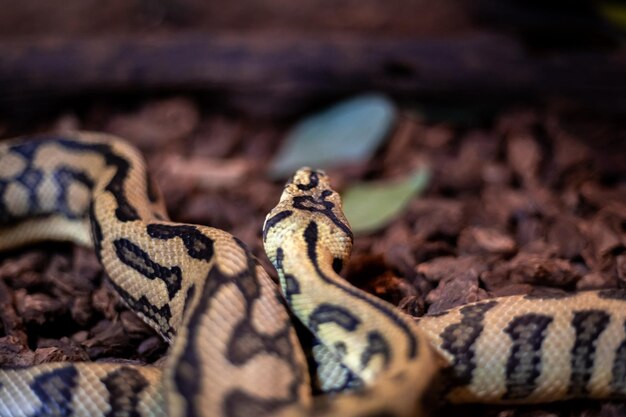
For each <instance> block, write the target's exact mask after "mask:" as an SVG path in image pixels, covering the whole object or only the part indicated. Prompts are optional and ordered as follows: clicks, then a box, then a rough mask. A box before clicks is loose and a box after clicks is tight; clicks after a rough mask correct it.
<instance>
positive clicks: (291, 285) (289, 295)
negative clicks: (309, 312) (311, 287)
mask: <svg viewBox="0 0 626 417" xmlns="http://www.w3.org/2000/svg"><path fill="white" fill-rule="evenodd" d="M284 258H285V252H284V251H283V248H277V249H276V265H275V266H276V271H277V272H278V273H279V275H280V277H282V279H283V281H284V282H282V283H281V286H280V287H281V289H282V291H283V293H284V294H285V300H287V303H289V304H291V301H292V299H293V296H294V295H295V294H300V283H299V282H298V279H297V278H296V277H295V276H293V275H292V274H287V273H285V268H284V267H283V260H284Z"/></svg>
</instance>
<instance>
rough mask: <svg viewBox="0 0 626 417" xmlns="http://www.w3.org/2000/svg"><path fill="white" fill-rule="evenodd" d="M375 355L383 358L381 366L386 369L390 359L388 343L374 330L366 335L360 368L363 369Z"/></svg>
mask: <svg viewBox="0 0 626 417" xmlns="http://www.w3.org/2000/svg"><path fill="white" fill-rule="evenodd" d="M377 355H381V356H382V357H383V366H384V367H386V366H387V365H388V364H389V360H390V359H391V349H390V348H389V342H388V341H387V339H385V337H384V336H383V335H382V334H380V332H378V331H375V330H374V331H371V332H369V333H368V334H367V347H366V348H365V350H364V351H363V354H362V355H361V368H362V369H365V368H366V367H367V365H368V364H369V362H370V361H371V360H372V358H374V357H375V356H377Z"/></svg>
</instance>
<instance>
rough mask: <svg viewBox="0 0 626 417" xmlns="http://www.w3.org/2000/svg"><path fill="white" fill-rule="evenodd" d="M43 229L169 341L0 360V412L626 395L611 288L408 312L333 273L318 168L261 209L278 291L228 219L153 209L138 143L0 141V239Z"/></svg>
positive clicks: (622, 341) (212, 411)
mask: <svg viewBox="0 0 626 417" xmlns="http://www.w3.org/2000/svg"><path fill="white" fill-rule="evenodd" d="M51 239H52V240H69V241H73V242H76V243H79V244H83V245H92V246H93V247H94V249H95V251H96V254H97V255H98V257H99V259H100V261H101V262H102V264H103V266H104V268H105V270H106V272H107V274H108V276H109V278H110V282H111V285H112V287H113V289H114V290H115V291H116V292H117V293H118V294H119V296H120V297H121V299H122V300H123V301H124V302H125V303H126V304H127V305H128V306H129V307H130V308H131V309H132V310H133V311H135V312H136V313H137V314H138V315H139V316H140V317H141V318H142V319H143V320H144V321H145V322H146V323H148V324H149V325H150V326H152V327H153V328H154V329H155V330H156V331H157V332H159V333H160V334H161V335H162V337H163V338H164V339H165V340H167V341H169V342H170V343H171V348H170V352H169V353H168V356H167V360H166V362H165V365H164V366H163V368H158V367H154V366H137V365H127V364H105V363H53V364H44V365H39V366H35V367H30V368H23V369H3V370H0V415H10V416H44V415H45V416H48V415H61V416H70V415H71V416H123V415H124V416H126V415H132V416H139V417H147V416H171V417H174V416H216V417H219V416H228V417H230V416H283V415H284V416H294V417H301V416H332V415H342V416H365V415H387V416H411V415H420V414H421V413H422V398H423V396H424V395H425V394H426V393H427V392H428V387H430V386H431V385H433V381H435V380H437V379H442V380H443V381H444V386H445V388H446V392H447V397H448V399H450V400H451V401H459V402H464V401H465V402H539V401H554V400H560V399H566V398H573V397H593V398H606V397H618V398H624V397H626V331H625V327H626V309H624V303H625V300H626V293H625V292H623V291H620V290H604V291H595V292H582V293H578V294H572V295H568V296H561V297H556V296H555V297H543V298H540V297H532V296H513V297H505V298H500V299H494V300H486V301H482V302H478V303H474V304H470V305H467V306H462V307H459V308H456V309H452V310H450V311H447V312H445V313H442V314H439V315H437V316H427V317H423V318H421V319H419V321H416V320H413V319H411V318H409V317H408V316H405V315H404V314H403V313H401V312H399V311H398V310H396V309H395V308H393V307H392V306H391V305H389V304H387V303H385V302H383V301H381V300H379V299H377V298H375V297H373V296H371V295H369V294H366V293H364V292H363V291H360V290H358V289H356V288H354V287H353V286H351V285H350V284H349V283H347V282H346V281H345V280H343V279H342V278H341V277H340V276H339V275H338V272H339V270H340V269H341V265H343V264H345V262H346V261H347V259H348V256H349V252H350V248H351V245H352V233H351V231H350V228H349V226H348V223H347V221H346V219H345V218H344V216H343V213H342V212H341V202H340V199H339V196H338V194H336V193H335V192H334V191H333V190H332V189H331V188H330V185H329V180H328V178H327V176H326V175H325V174H324V173H323V172H321V171H315V170H310V169H302V170H300V171H298V172H297V173H296V174H295V176H294V177H293V178H292V180H291V181H290V182H289V183H288V184H287V186H286V187H285V190H284V192H283V195H282V196H281V200H280V202H279V204H278V205H277V207H276V208H275V209H274V210H272V212H271V213H270V214H269V215H268V217H267V219H266V222H265V225H264V230H263V239H264V244H265V248H266V252H267V254H268V256H269V258H270V260H271V261H272V262H273V264H274V265H275V267H276V269H277V271H278V273H279V277H280V283H281V289H282V293H281V289H279V288H277V287H276V285H275V284H274V283H273V281H272V280H271V279H270V278H269V277H268V275H267V274H266V272H265V271H264V270H263V269H262V268H261V267H260V266H259V265H258V264H257V262H256V261H255V259H254V257H253V256H252V255H251V254H250V252H249V251H248V249H247V248H246V247H245V245H244V244H243V243H242V242H240V241H239V240H237V239H236V238H234V237H233V236H231V235H230V234H228V233H226V232H224V231H222V230H218V229H214V228H210V227H206V226H200V225H191V224H181V223H174V222H171V221H169V219H168V217H167V213H166V212H165V209H164V204H163V201H162V199H161V197H160V195H159V193H158V192H157V191H156V189H155V188H154V186H153V184H151V181H150V179H149V177H148V174H147V172H146V169H145V163H144V162H143V159H142V158H141V156H140V154H139V153H138V152H137V150H135V149H134V148H133V147H131V146H130V145H128V144H127V143H126V142H124V141H122V140H120V139H118V138H114V137H111V136H107V135H102V134H88V133H77V134H74V135H68V136H57V137H48V138H39V139H32V138H24V139H18V140H14V141H8V142H4V143H2V144H0V250H3V249H9V248H13V247H17V246H21V245H24V244H28V243H31V242H35V241H40V240H51ZM285 302H286V303H285ZM287 307H288V308H287ZM288 309H289V310H291V312H292V313H293V314H294V315H295V316H297V317H298V319H299V320H300V321H301V322H302V323H303V324H304V325H305V326H306V327H308V329H309V330H310V331H311V332H312V333H313V335H314V336H315V339H316V345H315V346H314V347H313V356H314V357H315V359H316V360H317V361H318V372H317V376H316V377H315V379H316V380H317V382H318V383H319V385H320V387H321V388H322V390H323V391H329V393H328V394H327V395H321V396H317V397H313V396H312V395H311V383H312V381H310V379H309V373H308V370H307V360H306V358H305V354H304V352H303V349H302V347H301V346H300V343H299V341H298V337H297V335H296V332H295V330H294V328H293V325H292V322H291V320H290V317H289V311H288ZM444 375H445V378H444ZM349 387H352V389H351V390H350V389H348V388H349ZM354 387H357V388H354ZM342 390H344V391H346V392H344V393H340V394H331V393H330V391H342Z"/></svg>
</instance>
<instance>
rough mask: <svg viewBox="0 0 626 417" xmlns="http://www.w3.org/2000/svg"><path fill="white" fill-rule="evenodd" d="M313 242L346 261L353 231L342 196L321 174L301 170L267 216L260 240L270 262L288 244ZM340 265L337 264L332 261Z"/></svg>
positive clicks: (336, 257) (288, 183) (290, 181)
mask: <svg viewBox="0 0 626 417" xmlns="http://www.w3.org/2000/svg"><path fill="white" fill-rule="evenodd" d="M302 239H304V240H305V241H306V240H307V239H308V242H306V243H307V245H309V246H310V244H311V242H310V241H311V240H312V239H315V240H316V242H317V243H316V245H315V246H316V247H318V248H324V249H327V250H328V251H329V252H330V254H331V256H332V257H333V259H335V260H336V259H341V261H342V262H341V263H343V261H347V258H348V256H349V254H350V250H351V249H352V240H353V236H352V231H351V230H350V226H349V224H348V220H347V219H346V217H345V216H344V214H343V210H342V208H341V197H340V196H339V194H338V193H337V192H335V191H334V190H333V189H332V187H331V186H330V179H329V177H328V175H326V173H325V172H324V171H321V170H315V169H311V168H306V167H305V168H301V169H299V170H298V171H297V172H296V173H295V174H294V176H293V177H292V178H291V179H290V180H289V181H288V182H287V184H286V185H285V189H284V190H283V194H282V195H281V197H280V201H279V203H278V205H277V206H276V207H275V208H274V209H273V210H272V211H271V212H270V213H269V214H268V215H267V218H266V219H265V225H264V227H263V241H264V243H265V249H266V252H267V253H268V256H269V257H270V259H272V253H273V252H275V250H276V248H277V247H279V246H284V243H285V242H287V241H293V242H301V241H302ZM333 262H334V263H337V264H338V263H340V262H339V261H333Z"/></svg>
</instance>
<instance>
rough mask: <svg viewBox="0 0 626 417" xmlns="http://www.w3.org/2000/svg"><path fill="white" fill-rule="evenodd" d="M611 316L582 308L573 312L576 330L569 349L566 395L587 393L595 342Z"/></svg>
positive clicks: (573, 323)
mask: <svg viewBox="0 0 626 417" xmlns="http://www.w3.org/2000/svg"><path fill="white" fill-rule="evenodd" d="M610 319H611V317H610V316H609V315H608V314H607V313H606V312H604V311H602V310H582V311H576V312H575V313H574V318H573V319H572V327H574V329H575V330H576V340H575V342H574V346H572V351H571V361H570V365H571V367H572V373H571V375H570V381H569V387H568V390H567V393H568V395H570V396H572V397H581V396H585V395H587V394H589V389H588V388H587V384H588V383H589V380H590V379H591V374H592V372H593V365H594V362H595V359H596V344H597V339H598V337H599V336H600V334H601V333H602V332H603V331H604V330H605V329H606V328H607V326H608V325H609V322H610Z"/></svg>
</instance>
